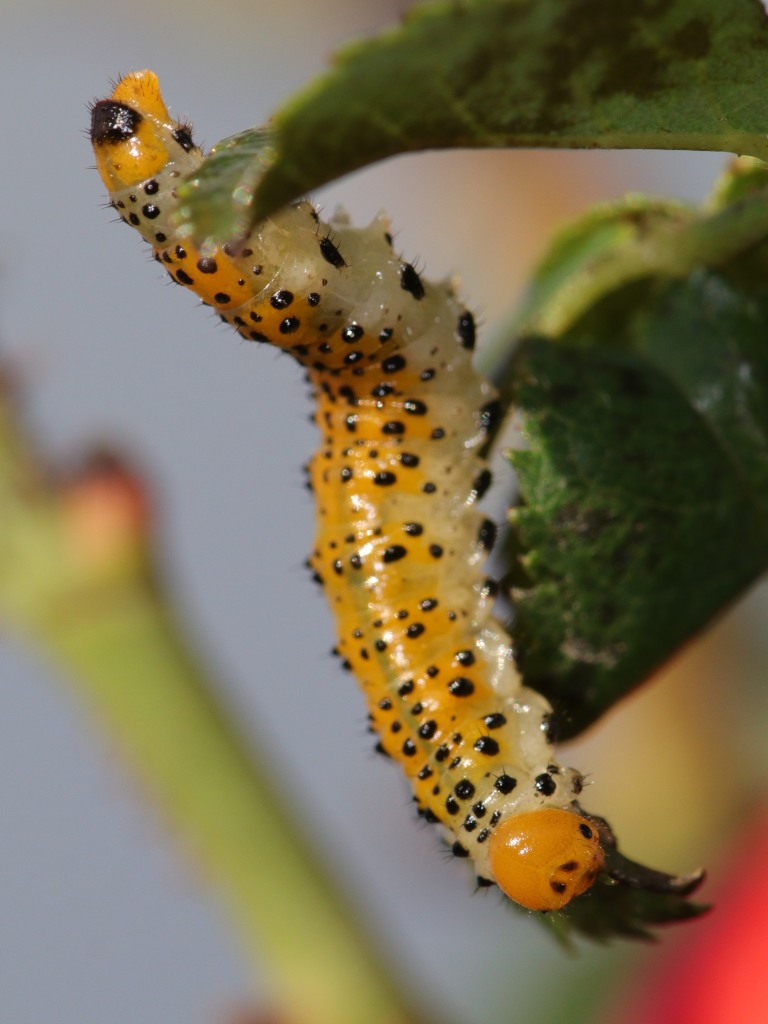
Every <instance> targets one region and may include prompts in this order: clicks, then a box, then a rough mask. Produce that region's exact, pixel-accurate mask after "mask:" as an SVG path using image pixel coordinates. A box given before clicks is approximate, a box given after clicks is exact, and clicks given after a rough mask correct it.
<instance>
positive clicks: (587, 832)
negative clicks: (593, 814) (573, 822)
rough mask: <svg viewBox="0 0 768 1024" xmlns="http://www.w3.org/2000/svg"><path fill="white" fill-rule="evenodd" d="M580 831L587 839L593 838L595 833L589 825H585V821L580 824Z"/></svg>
mask: <svg viewBox="0 0 768 1024" xmlns="http://www.w3.org/2000/svg"><path fill="white" fill-rule="evenodd" d="M579 832H581V834H582V835H583V836H584V838H585V839H592V838H593V837H594V834H595V833H594V832H593V831H592V829H591V828H590V827H589V825H585V824H584V822H583V821H582V822H581V823H580V824H579Z"/></svg>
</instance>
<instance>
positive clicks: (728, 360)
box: [513, 269, 768, 736]
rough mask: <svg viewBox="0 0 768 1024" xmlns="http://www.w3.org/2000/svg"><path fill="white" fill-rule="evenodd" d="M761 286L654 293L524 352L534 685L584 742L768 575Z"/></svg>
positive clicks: (523, 638) (523, 514) (520, 535)
mask: <svg viewBox="0 0 768 1024" xmlns="http://www.w3.org/2000/svg"><path fill="white" fill-rule="evenodd" d="M767 324H768V288H765V287H764V286H762V285H761V286H759V287H754V288H751V287H747V286H745V285H744V284H743V283H742V282H740V281H734V280H731V279H730V277H729V274H728V273H727V272H726V271H721V272H715V271H709V270H705V269H701V270H698V271H694V272H693V273H692V274H691V275H689V276H688V277H687V278H685V279H683V280H668V279H665V278H649V279H646V280H644V281H640V282H637V283H633V284H630V285H627V286H625V287H624V288H623V289H620V290H618V291H617V292H615V293H612V294H610V295H609V296H607V297H606V298H604V299H603V300H602V301H601V302H599V303H598V304H597V305H596V306H595V307H594V308H593V309H592V310H591V311H590V312H589V313H588V314H586V315H584V316H583V317H581V318H580V319H579V320H578V321H577V322H576V323H575V324H574V325H573V326H572V327H570V328H569V329H568V330H567V331H566V332H564V334H563V335H562V336H560V338H559V340H558V343H557V344H553V343H552V342H551V341H547V340H545V339H541V338H536V337H529V338H527V339H526V340H525V341H524V342H523V343H522V344H521V346H520V348H519V349H518V352H517V356H516V359H515V375H516V380H515V384H514V388H513V393H514V401H515V403H516V406H517V408H518V411H519V412H520V413H521V414H522V417H523V420H524V422H525V429H526V433H527V435H528V439H529V442H530V450H528V451H524V452H518V453H516V454H515V455H514V457H513V461H514V465H515V466H516V468H517V470H518V473H519V476H520V486H521V491H522V494H523V496H524V499H525V504H524V505H523V506H522V507H521V508H520V509H519V510H518V511H517V512H516V513H515V514H514V523H515V530H516V532H517V541H518V543H519V544H520V545H521V546H522V547H523V548H524V549H525V550H527V552H528V554H527V555H526V556H525V558H524V568H525V572H526V573H527V576H528V583H529V586H528V587H527V588H526V589H521V590H519V592H518V593H516V594H515V601H516V605H517V609H518V620H517V623H516V626H515V633H516V639H517V643H518V649H519V653H520V657H521V661H522V665H523V669H524V672H525V676H526V682H527V683H528V685H532V686H534V687H535V688H536V689H540V690H542V691H543V692H544V693H546V695H547V696H548V697H549V698H550V699H551V700H552V701H553V702H554V703H555V705H556V707H558V708H560V709H563V711H564V714H563V720H562V735H564V736H570V735H574V734H576V733H578V732H579V731H581V730H582V729H584V728H585V727H586V726H587V725H589V724H590V723H591V722H592V721H594V719H595V718H597V717H598V716H599V715H600V714H601V713H602V712H603V711H604V710H605V709H606V708H608V707H609V706H610V705H611V704H613V703H614V702H615V701H616V700H617V699H619V698H620V697H621V696H622V695H623V694H625V693H626V692H627V691H628V690H629V689H630V688H631V687H633V686H635V685H636V684H637V683H639V682H640V681H642V679H644V678H645V677H646V676H647V675H648V674H649V673H650V672H651V671H652V670H653V669H654V668H655V667H657V666H658V665H659V664H660V663H661V662H663V661H664V660H665V659H666V658H667V657H668V656H669V655H670V654H671V653H672V652H673V651H674V650H675V649H676V648H677V647H679V646H680V645H681V644H682V643H684V642H685V641H686V640H687V639H689V638H690V637H691V636H692V635H693V634H694V633H696V632H697V631H698V630H700V629H701V628H702V627H703V626H704V625H706V623H707V622H709V621H710V620H711V619H712V618H713V617H714V616H715V615H716V614H717V613H718V612H719V611H721V610H722V609H723V608H724V607H725V606H726V605H727V604H728V603H729V602H730V601H732V600H734V599H735V598H736V597H737V596H738V595H739V593H740V592H741V591H743V590H744V588H745V587H747V586H748V585H749V584H750V583H752V582H753V581H754V580H755V579H756V578H757V577H758V576H759V575H760V574H761V573H762V572H763V571H764V570H765V568H766V567H767V566H768V346H766V343H765V338H766V325H767Z"/></svg>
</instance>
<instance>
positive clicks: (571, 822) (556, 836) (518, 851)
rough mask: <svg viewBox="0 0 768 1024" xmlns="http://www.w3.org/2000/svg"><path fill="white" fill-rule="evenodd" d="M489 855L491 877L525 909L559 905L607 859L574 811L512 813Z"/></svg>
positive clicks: (590, 879)
mask: <svg viewBox="0 0 768 1024" xmlns="http://www.w3.org/2000/svg"><path fill="white" fill-rule="evenodd" d="M489 856H490V863H491V871H492V874H493V880H494V881H495V882H496V884H497V885H498V886H499V888H500V889H502V891H503V892H505V893H506V894H507V896H509V898H510V899H512V900H514V901H515V903H519V904H520V905H521V906H523V907H526V908H527V909H528V910H541V911H547V910H561V909H562V908H563V907H564V906H566V904H568V903H570V901H571V900H572V899H574V898H575V897H576V896H580V895H581V894H582V893H583V892H586V890H587V889H589V888H590V886H591V885H592V884H593V883H594V881H595V879H596V878H597V876H598V875H599V874H600V871H601V870H602V868H603V865H604V863H605V852H604V850H603V847H602V845H601V842H600V837H599V835H598V833H597V831H596V829H595V827H594V825H593V824H591V823H590V821H589V820H588V819H587V818H583V817H581V815H579V814H577V813H575V812H574V811H567V810H560V809H558V808H542V809H540V810H535V811H527V812H523V813H521V814H514V815H512V816H511V817H509V818H508V819H507V820H506V821H503V822H501V823H500V824H499V826H498V827H497V828H496V830H495V832H494V833H493V835H492V837H491V840H490V848H489Z"/></svg>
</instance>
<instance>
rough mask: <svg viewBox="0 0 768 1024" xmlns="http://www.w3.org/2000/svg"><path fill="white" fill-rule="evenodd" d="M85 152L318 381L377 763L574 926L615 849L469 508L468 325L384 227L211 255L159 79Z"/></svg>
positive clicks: (136, 79) (511, 883) (327, 539)
mask: <svg viewBox="0 0 768 1024" xmlns="http://www.w3.org/2000/svg"><path fill="white" fill-rule="evenodd" d="M91 139H92V143H93V147H94V151H95V154H96V162H97V167H98V170H99V173H100V175H101V177H102V180H103V181H104V184H105V185H106V187H107V189H108V190H109V194H110V201H111V205H112V206H113V207H114V208H115V210H117V212H118V214H119V215H120V217H121V218H122V219H123V220H124V221H125V222H126V223H127V224H130V225H132V226H133V227H135V228H136V229H137V230H138V231H139V232H140V234H141V235H142V237H143V238H144V239H145V240H146V241H147V242H149V244H150V245H151V246H152V248H153V251H154V256H155V259H156V260H157V261H158V263H160V264H161V265H162V266H163V267H165V269H166V270H167V272H168V273H169V274H170V275H171V277H172V279H173V280H174V281H176V282H177V283H178V284H180V285H183V286H184V287H186V288H189V289H190V290H192V291H193V292H195V294H196V295H198V296H199V297H200V298H201V299H202V301H203V302H204V303H205V304H206V305H209V306H212V307H213V308H214V309H215V310H216V311H217V312H218V313H219V314H220V316H221V319H222V320H224V321H225V322H227V323H229V324H231V325H232V326H233V327H234V328H235V330H237V331H238V332H239V333H240V334H241V335H242V336H243V337H244V338H246V339H248V340H250V341H259V342H264V343H266V344H270V345H273V346H276V347H277V348H279V349H282V350H283V351H285V352H287V353H289V354H290V355H292V356H293V357H294V358H295V359H296V360H297V361H298V362H299V363H300V364H302V366H304V367H305V369H306V371H307V374H308V377H309V381H310V384H311V388H312V391H313V394H314V397H315V401H316V411H315V422H316V424H317V427H318V429H319V431H320V434H321V444H320V449H319V451H318V452H317V453H316V454H315V456H314V457H313V458H312V460H311V463H310V465H309V476H310V485H311V489H312V490H313V492H314V495H315V500H316V503H317V533H316V538H315V545H314V549H313V551H312V554H311V556H310V559H309V563H310V566H311V569H312V571H313V573H314V575H315V578H316V579H317V580H318V581H319V582H320V583H321V584H322V585H323V587H324V589H325V592H326V595H327V598H328V601H329V603H330V605H331V608H332V610H333V613H334V615H335V617H336V624H337V632H338V640H337V646H336V652H337V653H338V655H339V656H340V657H341V658H342V659H343V662H344V664H345V666H346V667H348V668H351V669H352V670H353V671H354V673H355V675H356V676H357V678H358V680H359V682H360V684H361V686H362V689H363V691H364V693H365V695H366V698H367V701H368V707H369V715H370V720H371V724H372V726H373V728H374V729H375V731H376V732H377V733H378V736H379V741H378V744H377V749H379V750H380V751H382V752H383V753H385V754H388V755H389V756H390V757H391V758H393V759H394V760H396V761H397V762H398V763H399V764H400V765H401V767H402V769H403V771H404V772H405V774H406V776H407V778H408V780H409V782H410V784H411V786H412V788H413V791H414V794H415V798H416V801H417V804H418V807H419V810H420V813H421V814H422V815H423V816H424V817H425V818H427V819H428V820H430V821H432V822H434V823H436V824H437V825H438V827H439V828H440V830H441V833H442V835H443V838H444V839H445V840H446V841H447V842H448V844H449V845H450V848H451V850H452V852H453V853H454V854H455V855H456V856H457V857H463V858H468V859H470V860H471V862H472V864H473V867H474V870H475V874H476V876H477V878H478V881H479V882H480V883H481V884H484V885H489V884H493V883H496V884H498V885H499V886H500V887H501V888H502V890H503V891H504V892H505V893H506V894H507V895H508V896H509V897H510V898H511V899H512V900H514V901H516V902H517V903H519V904H521V905H522V906H523V907H527V908H529V909H531V910H538V911H552V910H558V909H560V908H562V907H564V906H565V905H566V904H568V903H569V902H570V901H571V900H572V899H574V898H575V897H578V896H580V895H581V894H582V893H584V892H586V890H588V889H589V888H590V887H591V886H592V885H593V883H594V882H595V881H596V880H597V878H598V876H600V875H601V873H602V872H603V871H604V868H605V860H606V849H607V848H608V847H610V844H611V840H612V837H611V835H610V830H609V829H608V828H607V826H605V823H604V822H602V821H601V819H598V818H593V817H591V816H589V815H587V814H585V813H584V812H583V811H582V810H581V808H580V807H579V805H578V802H577V801H578V797H579V795H580V793H581V790H582V785H583V777H582V775H581V773H579V772H578V771H576V770H574V769H571V768H565V767H562V766H561V765H559V764H558V763H557V762H556V761H555V760H554V757H553V752H552V744H551V740H550V730H549V722H550V720H551V716H552V709H551V707H550V705H549V704H548V703H547V701H546V700H545V699H544V698H543V697H542V696H541V695H540V694H539V693H537V692H535V691H533V690H531V689H530V688H527V687H525V686H523V684H522V681H521V679H520V676H519V674H518V673H517V671H516V669H515V667H514V664H513V661H512V660H511V653H510V637H509V635H508V633H507V632H506V630H505V629H504V627H503V626H502V624H501V623H500V622H499V621H498V620H497V619H496V618H495V617H494V615H493V597H494V593H495V591H494V588H492V587H490V586H488V581H487V579H486V577H485V575H484V573H483V563H484V561H485V559H486V556H487V553H488V550H489V549H490V548H491V547H492V545H493V541H494V538H495V527H494V526H493V524H492V523H490V522H489V521H488V520H487V519H485V517H484V516H483V514H482V512H480V511H479V510H478V508H477V500H478V498H479V497H481V496H482V494H483V493H484V492H485V491H486V490H487V488H488V486H489V484H490V479H491V477H490V471H489V469H488V467H487V466H486V465H485V463H484V462H483V460H482V458H481V456H480V451H481V450H482V446H483V444H484V442H485V440H486V437H487V434H488V430H489V425H490V424H491V423H492V421H493V415H494V410H495V409H496V395H495V393H494V391H493V388H492V387H491V385H490V384H489V383H488V382H487V381H485V380H484V379H483V378H482V377H480V376H479V374H478V373H477V372H476V371H475V369H474V368H473V365H472V349H473V347H474V343H475V323H474V319H473V317H472V313H471V312H470V311H469V310H468V309H467V308H466V307H465V306H464V305H463V304H462V303H461V302H460V301H459V300H458V298H457V297H456V295H455V294H454V291H453V289H452V287H450V286H449V285H447V284H445V283H432V282H429V281H427V280H425V279H424V278H423V277H422V276H421V274H420V273H419V272H418V271H417V270H416V269H415V267H414V266H413V264H412V263H409V262H407V261H406V260H404V259H403V258H402V257H401V256H399V255H398V254H397V253H396V252H395V251H394V250H393V248H392V237H391V235H390V232H389V224H388V222H387V220H386V219H385V218H384V217H383V216H379V217H378V218H377V219H376V220H374V222H373V223H372V224H370V225H369V226H368V227H367V228H362V229H357V228H353V227H350V226H349V224H348V223H347V222H346V220H345V219H344V218H338V219H335V220H331V221H330V222H329V223H323V222H322V221H321V220H320V218H319V217H318V215H317V213H316V211H315V210H314V208H313V207H312V206H311V205H310V203H308V202H305V201H302V202H297V203H295V204H294V205H292V206H290V207H288V208H286V209H284V210H282V211H280V212H279V213H277V214H275V215H274V216H272V217H270V218H268V219H267V220H265V221H263V222H261V223H260V224H258V225H257V226H256V227H255V228H254V229H253V230H252V232H251V233H250V234H249V236H248V237H247V238H246V239H245V240H241V241H240V242H239V243H238V244H237V245H229V244H224V245H221V246H215V247H208V248H206V249H205V250H204V251H203V250H202V249H200V248H197V247H196V246H195V245H194V244H193V243H192V242H191V241H190V240H189V239H188V238H186V237H184V236H183V235H182V234H181V233H180V232H179V230H178V228H177V226H176V224H175V221H174V218H173V214H174V212H175V210H176V207H177V205H178V200H177V193H176V188H177V185H178V184H179V182H180V180H181V179H182V178H184V177H186V176H188V175H192V174H194V172H195V171H196V169H197V168H198V167H199V166H200V164H201V162H202V160H203V153H202V152H201V150H200V149H199V148H198V147H197V146H196V145H195V143H194V141H193V138H192V134H191V130H190V128H189V126H188V125H182V124H179V123H177V122H176V121H174V120H173V119H172V118H171V117H170V115H169V113H168V110H167V109H166V106H165V104H164V102H163V100H162V97H161V94H160V89H159V85H158V80H157V77H156V76H155V75H154V73H152V72H151V71H140V72H136V73H134V74H131V75H128V76H126V77H125V78H123V79H122V80H121V81H120V82H119V83H118V84H117V86H116V87H115V89H114V92H113V93H112V96H111V97H110V98H109V99H105V100H101V101H99V102H97V103H96V104H95V105H94V107H93V109H92V126H91ZM665 877H667V876H665Z"/></svg>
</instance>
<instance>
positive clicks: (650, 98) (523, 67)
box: [190, 0, 768, 237]
mask: <svg viewBox="0 0 768 1024" xmlns="http://www.w3.org/2000/svg"><path fill="white" fill-rule="evenodd" d="M766 92H768V19H766V14H765V12H764V10H763V8H762V6H761V4H760V3H759V0H636V2H634V3H631V4H625V3H617V2H616V0H466V2H464V3H439V4H433V5H429V6H424V7H419V8H417V9H415V10H414V11H412V12H411V13H410V14H409V16H408V17H407V18H406V19H405V20H404V22H403V23H402V25H400V26H399V27H397V28H394V29H391V30H389V31H387V32H384V33H382V34H381V35H379V36H378V37H376V38H374V39H372V40H367V41H364V42H360V43H356V44H353V45H351V46H348V47H347V48H346V49H344V50H343V51H342V52H341V53H340V54H339V55H338V57H337V58H336V61H335V63H334V66H333V67H332V69H331V70H330V72H328V74H327V75H325V76H324V77H322V78H321V79H319V80H318V81H317V82H316V83H315V84H313V85H311V86H309V87H308V88H307V89H306V90H304V91H303V92H302V93H300V94H299V95H298V96H297V97H295V98H294V99H293V100H291V101H290V102H289V103H288V104H286V106H285V107H284V108H283V109H282V110H280V111H278V113H277V114H276V115H275V117H274V119H273V122H272V125H271V127H272V128H273V130H274V145H275V154H274V160H273V161H272V162H271V164H270V166H269V167H268V168H267V169H266V170H265V169H264V166H263V163H262V161H261V159H260V157H259V156H258V155H257V156H256V157H255V158H254V154H253V152H252V148H251V144H250V142H251V140H250V139H249V137H248V135H247V134H246V135H245V136H242V137H240V139H239V140H238V138H235V139H233V140H228V141H227V148H228V151H229V152H228V154H227V157H226V160H227V164H228V172H227V173H223V174H222V164H221V162H220V157H219V156H218V155H217V156H215V157H214V158H213V159H212V161H211V162H210V163H209V164H207V165H206V166H205V167H204V168H203V170H202V172H201V175H200V178H199V180H200V181H201V182H205V188H204V192H203V193H202V194H201V197H200V199H199V202H198V201H197V200H195V199H194V198H192V199H191V207H190V208H191V215H192V216H193V217H197V216H198V213H199V212H201V211H203V210H205V211H209V212H210V208H209V206H208V204H209V202H211V201H215V203H216V204H217V205H220V212H219V213H216V214H213V213H211V219H210V220H209V224H213V225H214V229H213V233H215V234H217V235H218V236H219V237H224V236H226V235H228V234H229V232H230V231H231V228H232V221H231V219H230V218H229V216H228V214H227V212H226V208H227V205H228V203H229V192H228V189H229V188H230V173H229V172H230V171H231V170H232V167H233V166H234V161H239V162H240V169H239V170H238V171H237V172H236V174H235V177H236V179H237V180H238V181H239V182H240V184H241V185H244V186H245V188H246V191H249V192H250V191H252V193H253V201H252V203H251V205H250V218H251V222H255V221H256V220H258V219H260V218H262V217H264V216H265V215H266V214H268V213H269V212H271V211H272V210H274V209H275V208H277V207H279V206H281V205H283V204H284V203H286V202H287V201H289V200H291V199H293V198H295V197H296V196H298V195H302V194H304V193H306V192H307V191H309V190H311V189H315V188H317V187H319V186H320V185H323V184H324V183H326V182H329V181H332V180H333V179H335V178H338V177H340V176H341V175H344V174H347V173H349V172H350V171H353V170H355V169H357V168H359V167H363V166H365V165H366V164H369V163H373V162H374V161H377V160H383V159H385V158H386V157H389V156H393V155H395V154H397V153H404V152H412V151H415V150H422V149H431V148H447V147H457V146H461V147H510V146H525V147H531V146H547V147H582V146H588V147H602V148H651V149H701V150H721V151H725V152H733V153H745V154H751V155H753V156H758V157H761V158H766V157H768V143H767V142H766V136H767V135H768V108H767V107H766V104H765V95H766ZM199 233H201V232H198V234H199Z"/></svg>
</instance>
